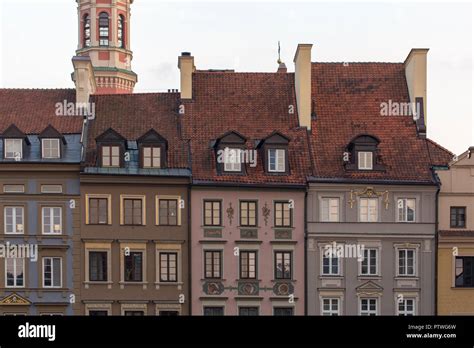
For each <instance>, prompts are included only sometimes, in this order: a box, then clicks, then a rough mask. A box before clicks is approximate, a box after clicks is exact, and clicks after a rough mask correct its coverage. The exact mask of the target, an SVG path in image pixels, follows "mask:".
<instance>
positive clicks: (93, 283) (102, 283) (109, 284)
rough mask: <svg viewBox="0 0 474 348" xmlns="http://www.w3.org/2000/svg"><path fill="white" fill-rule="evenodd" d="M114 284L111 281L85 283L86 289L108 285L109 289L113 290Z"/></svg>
mask: <svg viewBox="0 0 474 348" xmlns="http://www.w3.org/2000/svg"><path fill="white" fill-rule="evenodd" d="M112 284H113V282H109V281H106V282H93V281H92V282H91V281H87V282H84V288H86V289H89V287H90V286H91V285H94V286H97V285H106V286H107V288H108V289H112Z"/></svg>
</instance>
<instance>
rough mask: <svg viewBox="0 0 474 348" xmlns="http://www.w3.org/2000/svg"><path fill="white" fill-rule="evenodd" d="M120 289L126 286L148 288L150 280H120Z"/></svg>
mask: <svg viewBox="0 0 474 348" xmlns="http://www.w3.org/2000/svg"><path fill="white" fill-rule="evenodd" d="M119 284H120V289H124V288H125V286H141V287H143V290H146V289H147V288H148V282H146V281H145V282H143V281H142V282H126V281H120V282H119Z"/></svg>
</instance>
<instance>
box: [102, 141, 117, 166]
mask: <svg viewBox="0 0 474 348" xmlns="http://www.w3.org/2000/svg"><path fill="white" fill-rule="evenodd" d="M114 148H117V149H118V156H113V150H114ZM101 149H102V150H101V154H100V155H101V156H102V157H101V162H102V167H103V168H120V146H118V145H103V146H102V148H101ZM105 149H108V151H109V154H108V156H107V157H108V159H109V162H108V163H109V164H108V165H107V164H105V157H106V156H104V150H105ZM115 157H116V158H118V163H117V165H114V161H113V160H114V158H115Z"/></svg>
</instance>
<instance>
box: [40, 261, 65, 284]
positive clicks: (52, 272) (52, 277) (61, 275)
mask: <svg viewBox="0 0 474 348" xmlns="http://www.w3.org/2000/svg"><path fill="white" fill-rule="evenodd" d="M46 260H51V271H50V272H51V279H50V281H51V285H49V286H48V285H46V269H45V267H46V262H45V261H46ZM54 260H59V285H54V262H53V261H54ZM42 266H43V268H42V269H43V272H42V274H43V288H45V289H61V288H62V287H63V279H62V278H63V259H62V257H59V256H45V257H43V258H42Z"/></svg>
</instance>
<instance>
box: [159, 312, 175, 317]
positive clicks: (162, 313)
mask: <svg viewBox="0 0 474 348" xmlns="http://www.w3.org/2000/svg"><path fill="white" fill-rule="evenodd" d="M159 316H160V317H177V316H179V311H160V312H159Z"/></svg>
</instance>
